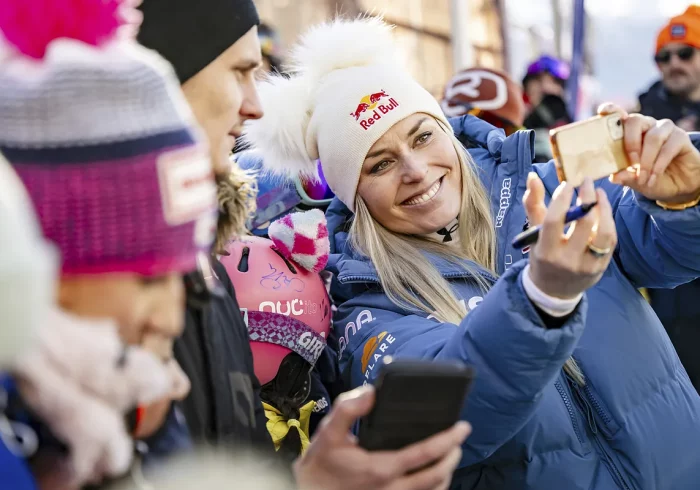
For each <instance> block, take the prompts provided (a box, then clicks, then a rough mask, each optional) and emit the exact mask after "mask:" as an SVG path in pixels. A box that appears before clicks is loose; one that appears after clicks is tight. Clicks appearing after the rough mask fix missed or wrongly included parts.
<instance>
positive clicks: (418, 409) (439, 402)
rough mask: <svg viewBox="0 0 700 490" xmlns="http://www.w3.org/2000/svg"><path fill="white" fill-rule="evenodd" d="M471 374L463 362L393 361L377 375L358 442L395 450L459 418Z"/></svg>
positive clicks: (450, 424) (376, 448) (370, 446)
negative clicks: (374, 391)
mask: <svg viewBox="0 0 700 490" xmlns="http://www.w3.org/2000/svg"><path fill="white" fill-rule="evenodd" d="M473 379H474V371H473V369H471V368H469V367H467V366H465V365H463V364H458V363H444V362H443V363H440V362H434V361H432V362H431V361H409V360H405V361H404V360H400V361H390V363H388V364H385V365H384V366H383V367H382V371H381V372H380V374H379V377H378V378H377V382H376V385H375V386H376V389H377V396H376V401H375V406H374V409H373V410H372V412H371V413H370V414H369V415H368V416H367V417H365V418H363V419H362V421H361V422H360V431H359V443H360V446H361V447H363V448H365V449H367V450H369V451H379V450H383V451H392V450H397V449H401V448H403V447H406V446H408V445H410V444H413V443H415V442H419V441H422V440H424V439H426V438H428V437H430V436H432V435H434V434H437V433H438V432H441V431H443V430H446V429H449V428H450V427H452V425H454V424H455V423H456V422H457V421H458V420H459V419H460V414H461V410H462V407H463V405H464V401H465V399H466V396H467V393H468V391H469V388H470V386H471V383H472V381H473Z"/></svg>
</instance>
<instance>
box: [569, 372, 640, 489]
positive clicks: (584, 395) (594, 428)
mask: <svg viewBox="0 0 700 490" xmlns="http://www.w3.org/2000/svg"><path fill="white" fill-rule="evenodd" d="M564 376H565V378H566V381H567V383H568V384H569V387H570V388H571V390H572V391H573V392H574V394H575V395H574V396H575V397H576V399H577V400H578V405H579V407H580V408H581V409H582V410H583V411H584V412H585V415H586V419H587V421H588V425H589V427H590V429H591V432H592V433H593V437H592V439H593V440H594V441H595V443H596V446H598V450H599V452H600V455H601V456H602V457H603V458H604V460H605V461H606V463H607V465H608V468H610V470H611V472H612V474H613V478H614V479H615V480H616V481H617V484H618V485H619V486H620V488H623V489H624V490H631V489H630V487H629V486H628V485H627V483H626V482H625V479H624V478H623V476H622V472H621V471H620V469H619V468H618V467H617V464H616V463H615V461H614V459H613V457H612V456H611V455H610V454H609V453H608V451H607V449H606V448H605V446H604V445H603V442H602V441H601V440H600V436H599V435H598V432H599V431H598V423H597V422H596V419H595V414H594V410H595V411H596V413H597V414H598V416H599V417H600V418H601V420H607V421H608V422H609V421H610V418H609V417H607V416H604V415H605V414H604V412H603V410H602V407H601V406H600V404H599V403H598V402H597V401H596V400H595V398H594V397H593V396H592V395H591V391H590V388H589V387H588V386H586V388H585V389H584V388H582V387H581V386H580V385H579V384H578V383H576V382H575V381H574V380H572V379H571V378H570V377H569V376H568V375H567V374H565V375H564ZM589 397H590V398H589ZM589 400H593V405H594V406H591V403H590V401H589ZM596 407H597V408H596ZM606 437H607V436H606Z"/></svg>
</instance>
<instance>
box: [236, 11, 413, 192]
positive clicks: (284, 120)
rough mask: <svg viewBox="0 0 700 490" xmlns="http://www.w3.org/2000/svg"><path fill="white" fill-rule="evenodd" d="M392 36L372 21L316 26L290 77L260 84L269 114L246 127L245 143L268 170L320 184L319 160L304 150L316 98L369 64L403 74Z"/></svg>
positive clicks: (341, 21)
mask: <svg viewBox="0 0 700 490" xmlns="http://www.w3.org/2000/svg"><path fill="white" fill-rule="evenodd" d="M391 31H392V26H390V25H388V24H386V23H384V21H383V20H382V19H380V18H373V17H364V18H359V19H355V20H346V19H336V20H334V21H332V22H328V23H325V24H320V25H318V26H316V27H312V28H311V29H310V30H309V31H308V32H307V33H306V34H305V35H304V36H303V37H302V39H301V41H300V43H299V44H298V45H297V47H296V48H294V49H293V52H292V55H291V57H290V60H291V63H290V68H291V70H292V72H293V73H294V74H293V75H292V77H291V78H285V77H282V76H273V77H270V78H268V79H267V80H265V81H263V82H261V83H260V84H259V87H258V88H259V94H260V100H261V103H262V107H263V110H264V112H265V115H264V116H263V117H262V119H258V120H251V121H248V122H247V123H246V126H245V130H244V135H243V140H244V142H245V143H247V144H249V145H250V146H252V147H253V148H254V149H256V150H257V151H258V152H259V153H260V155H261V156H262V161H263V167H264V168H265V169H267V170H269V171H270V172H272V173H273V174H277V175H284V176H286V177H291V178H293V177H297V176H302V177H307V178H312V179H314V180H318V170H317V169H318V167H317V164H316V161H315V160H316V159H317V158H318V155H317V154H314V153H315V151H316V150H314V149H311V148H308V149H307V147H306V136H307V135H306V131H307V128H308V125H309V120H310V118H311V111H312V110H313V95H314V94H315V92H316V89H317V88H318V86H319V83H321V82H322V79H323V77H324V76H325V75H327V74H329V73H331V72H333V71H335V70H342V69H343V68H350V67H355V66H370V65H382V66H383V67H387V66H392V65H394V66H397V69H402V67H401V68H399V67H400V66H401V65H400V56H399V53H398V51H397V50H396V47H395V45H394V43H393V40H392V36H391Z"/></svg>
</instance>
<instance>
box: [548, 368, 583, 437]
mask: <svg viewBox="0 0 700 490" xmlns="http://www.w3.org/2000/svg"><path fill="white" fill-rule="evenodd" d="M554 386H555V387H556V389H557V391H558V392H559V395H560V396H561V398H562V400H564V406H566V409H567V410H568V411H569V418H570V419H571V425H573V427H574V433H575V434H576V438H577V439H578V442H580V443H581V445H583V436H582V435H581V431H580V430H579V427H578V422H577V421H576V414H575V413H574V406H573V403H571V399H570V398H569V395H567V393H566V390H565V389H564V387H563V386H562V385H561V383H560V382H559V381H556V382H555V383H554Z"/></svg>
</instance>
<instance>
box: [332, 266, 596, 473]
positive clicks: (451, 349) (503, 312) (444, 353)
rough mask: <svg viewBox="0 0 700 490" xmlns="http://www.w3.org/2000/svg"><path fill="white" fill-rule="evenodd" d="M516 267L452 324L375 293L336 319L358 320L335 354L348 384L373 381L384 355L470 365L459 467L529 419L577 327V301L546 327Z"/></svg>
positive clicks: (581, 309)
mask: <svg viewBox="0 0 700 490" xmlns="http://www.w3.org/2000/svg"><path fill="white" fill-rule="evenodd" d="M524 265H525V263H524V262H520V263H518V264H515V265H514V266H513V267H512V268H511V269H509V270H508V271H507V272H506V273H505V274H504V275H503V276H502V277H501V278H500V279H499V280H498V281H497V282H496V284H495V285H494V286H493V287H492V289H491V290H490V291H489V292H488V293H487V294H486V295H485V297H484V300H483V302H481V304H480V305H479V306H478V307H476V308H475V309H474V310H472V311H471V312H470V313H469V314H468V315H467V316H466V317H465V319H464V320H463V321H462V323H461V324H460V325H459V326H457V325H454V324H450V323H440V322H438V321H436V320H432V319H429V318H423V317H421V316H418V315H409V316H406V315H405V314H401V312H400V310H399V309H398V308H397V309H396V310H392V309H387V308H393V307H392V306H390V305H389V303H388V300H387V299H386V296H384V295H383V294H382V293H381V292H368V293H366V294H363V295H360V296H359V297H357V298H355V299H353V300H350V301H347V302H346V303H345V304H343V305H342V306H341V307H340V309H339V314H338V320H339V322H340V323H341V324H344V322H346V321H354V319H355V318H358V321H357V323H353V325H355V328H356V332H355V334H354V335H353V336H352V339H350V342H349V343H348V347H347V349H345V351H344V352H343V353H342V355H341V370H342V371H343V377H344V378H345V379H346V380H349V381H350V383H351V384H352V386H353V387H356V386H359V385H362V384H364V383H365V382H370V383H371V382H373V381H374V379H375V377H376V375H377V373H378V371H379V369H378V367H377V368H375V366H378V362H379V361H380V360H381V358H382V357H383V356H384V355H391V356H393V357H395V358H396V357H401V358H422V359H445V360H460V361H462V362H464V363H466V364H469V365H471V366H473V367H474V368H475V369H476V373H477V378H476V382H475V384H474V387H473V390H472V392H471V395H470V396H469V399H468V401H467V404H466V406H465V407H464V411H463V418H464V419H465V420H468V421H469V422H471V423H472V425H473V427H474V430H473V433H472V435H471V436H470V437H469V438H468V439H467V442H466V445H465V455H464V459H463V464H475V463H478V462H480V461H483V460H484V459H485V458H487V457H489V456H490V455H491V454H493V452H495V451H496V450H497V449H498V448H499V447H500V446H501V445H503V444H504V443H505V442H507V441H508V440H510V439H511V438H512V437H513V436H514V435H515V434H516V433H517V432H518V431H519V430H520V429H521V428H522V427H523V426H524V425H525V423H526V422H527V421H528V420H529V418H530V417H531V415H532V414H533V413H534V411H535V410H536V408H537V403H538V400H539V399H540V398H541V396H542V391H543V390H544V388H545V387H546V386H547V385H548V384H549V383H551V382H552V380H553V379H554V378H555V377H556V376H557V375H558V373H559V370H560V369H561V368H562V366H563V364H564V362H565V361H566V359H568V358H569V356H570V355H571V353H572V352H573V350H574V348H575V346H576V343H577V342H578V339H579V337H580V335H581V333H582V332H583V327H584V323H585V316H586V313H585V312H586V303H585V301H586V300H585V298H584V300H582V302H581V303H580V304H579V306H578V307H577V309H576V310H575V311H574V313H573V314H572V315H571V316H570V318H569V319H568V321H567V322H566V323H565V324H564V325H563V326H562V327H561V328H558V329H551V330H548V329H546V328H545V325H544V324H543V322H542V319H541V318H540V317H539V315H538V313H537V311H536V310H535V308H534V306H533V305H532V303H531V302H530V300H529V299H528V298H527V296H526V294H525V291H524V289H523V286H522V282H521V280H520V273H521V271H522V269H523V268H524ZM379 305H383V308H379V307H378V306H379ZM367 312H369V313H367ZM363 316H364V320H362V321H360V318H362V317H363ZM358 326H361V330H360V329H359V328H357V327H358ZM464 462H466V463H464Z"/></svg>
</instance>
